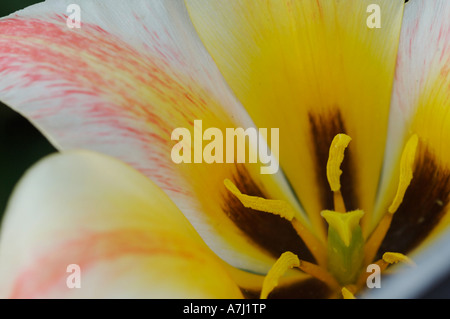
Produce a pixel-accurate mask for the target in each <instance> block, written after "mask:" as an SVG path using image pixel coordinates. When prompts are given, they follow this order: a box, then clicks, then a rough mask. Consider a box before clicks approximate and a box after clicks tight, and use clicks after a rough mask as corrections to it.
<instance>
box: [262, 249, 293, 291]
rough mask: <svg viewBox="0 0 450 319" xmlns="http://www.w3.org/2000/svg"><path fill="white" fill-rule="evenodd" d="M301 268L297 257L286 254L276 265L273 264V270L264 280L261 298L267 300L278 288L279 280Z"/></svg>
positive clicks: (271, 269)
mask: <svg viewBox="0 0 450 319" xmlns="http://www.w3.org/2000/svg"><path fill="white" fill-rule="evenodd" d="M299 266H300V260H299V259H298V257H297V255H295V254H293V253H291V252H290V251H287V252H284V253H283V254H282V255H281V256H280V258H278V260H277V261H276V262H275V264H273V266H272V268H270V270H269V272H268V273H267V275H266V277H265V278H264V282H263V286H262V290H261V295H260V298H261V299H267V297H268V296H269V294H270V293H271V292H272V290H273V289H275V287H276V286H278V281H279V279H280V278H281V277H282V276H283V275H284V274H285V273H286V271H288V270H289V269H292V268H294V267H299Z"/></svg>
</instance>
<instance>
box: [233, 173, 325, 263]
mask: <svg viewBox="0 0 450 319" xmlns="http://www.w3.org/2000/svg"><path fill="white" fill-rule="evenodd" d="M224 185H225V187H226V188H227V190H228V191H230V192H231V193H232V194H233V195H234V196H236V198H237V199H239V201H240V202H241V203H242V205H243V206H244V207H246V208H251V209H254V210H257V211H261V212H265V213H269V214H273V215H277V216H280V217H281V218H284V219H286V220H288V221H290V222H291V224H292V226H293V228H294V229H295V231H296V232H297V234H298V235H299V236H300V237H301V239H302V240H303V241H304V242H305V244H306V245H307V246H308V248H309V250H310V251H311V253H312V254H313V255H314V258H315V259H316V260H317V262H318V263H319V264H325V263H326V252H325V247H324V245H323V243H322V242H321V241H320V240H319V239H318V238H317V237H316V236H315V235H314V234H313V233H312V232H311V231H310V230H309V228H308V227H307V226H306V224H305V223H303V222H302V221H300V220H299V219H298V218H295V217H294V216H295V211H294V209H293V208H292V206H291V205H289V203H287V202H286V201H284V200H278V199H266V198H262V197H259V196H251V195H246V194H242V193H241V191H240V190H239V189H238V188H237V187H236V185H234V183H233V182H232V181H231V180H229V179H225V180H224Z"/></svg>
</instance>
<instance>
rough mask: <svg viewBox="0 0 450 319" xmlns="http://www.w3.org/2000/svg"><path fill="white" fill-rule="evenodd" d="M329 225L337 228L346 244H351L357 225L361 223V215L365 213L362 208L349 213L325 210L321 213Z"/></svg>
mask: <svg viewBox="0 0 450 319" xmlns="http://www.w3.org/2000/svg"><path fill="white" fill-rule="evenodd" d="M321 215H322V217H323V218H325V220H326V221H327V223H328V225H329V226H330V227H332V228H333V229H335V230H336V231H337V233H338V234H339V237H340V238H341V240H342V241H343V242H344V244H345V246H347V247H348V246H349V245H350V241H351V239H352V233H353V230H354V229H355V227H356V226H358V225H359V221H360V220H361V217H362V216H363V215H364V212H363V211H362V210H355V211H352V212H348V213H339V212H334V211H330V210H324V211H322V213H321Z"/></svg>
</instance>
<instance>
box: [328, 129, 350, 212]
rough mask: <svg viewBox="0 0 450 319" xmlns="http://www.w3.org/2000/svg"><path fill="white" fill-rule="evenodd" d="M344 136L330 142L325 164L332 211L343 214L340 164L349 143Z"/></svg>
mask: <svg viewBox="0 0 450 319" xmlns="http://www.w3.org/2000/svg"><path fill="white" fill-rule="evenodd" d="M351 140H352V139H351V137H350V136H348V135H346V134H337V135H336V136H335V137H334V139H333V141H332V142H331V146H330V152H329V156H328V162H327V179H328V183H329V184H330V188H331V190H332V191H333V193H334V210H335V211H339V212H342V213H344V212H345V204H344V200H343V198H342V194H341V175H342V170H341V168H340V167H341V164H342V162H343V160H344V152H345V149H346V148H347V146H348V144H349V143H350V141H351Z"/></svg>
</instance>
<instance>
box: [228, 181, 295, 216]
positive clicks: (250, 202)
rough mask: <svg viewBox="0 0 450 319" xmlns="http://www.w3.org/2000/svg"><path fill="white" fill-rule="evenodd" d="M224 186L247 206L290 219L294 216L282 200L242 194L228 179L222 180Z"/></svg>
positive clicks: (290, 208)
mask: <svg viewBox="0 0 450 319" xmlns="http://www.w3.org/2000/svg"><path fill="white" fill-rule="evenodd" d="M224 184H225V187H226V188H227V189H228V190H229V191H230V192H231V193H232V194H233V195H234V196H236V197H237V198H238V199H239V201H240V202H241V203H242V205H244V206H245V207H247V208H251V209H254V210H258V211H261V212H265V213H270V214H274V215H278V216H280V217H282V218H285V219H287V220H289V221H291V220H292V219H293V218H294V210H293V209H292V207H291V206H290V205H289V204H288V203H286V202H285V201H283V200H278V199H266V198H262V197H258V196H250V195H245V194H242V193H241V191H240V190H239V189H238V188H237V187H236V185H234V184H233V182H232V181H230V180H229V179H225V180H224Z"/></svg>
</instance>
